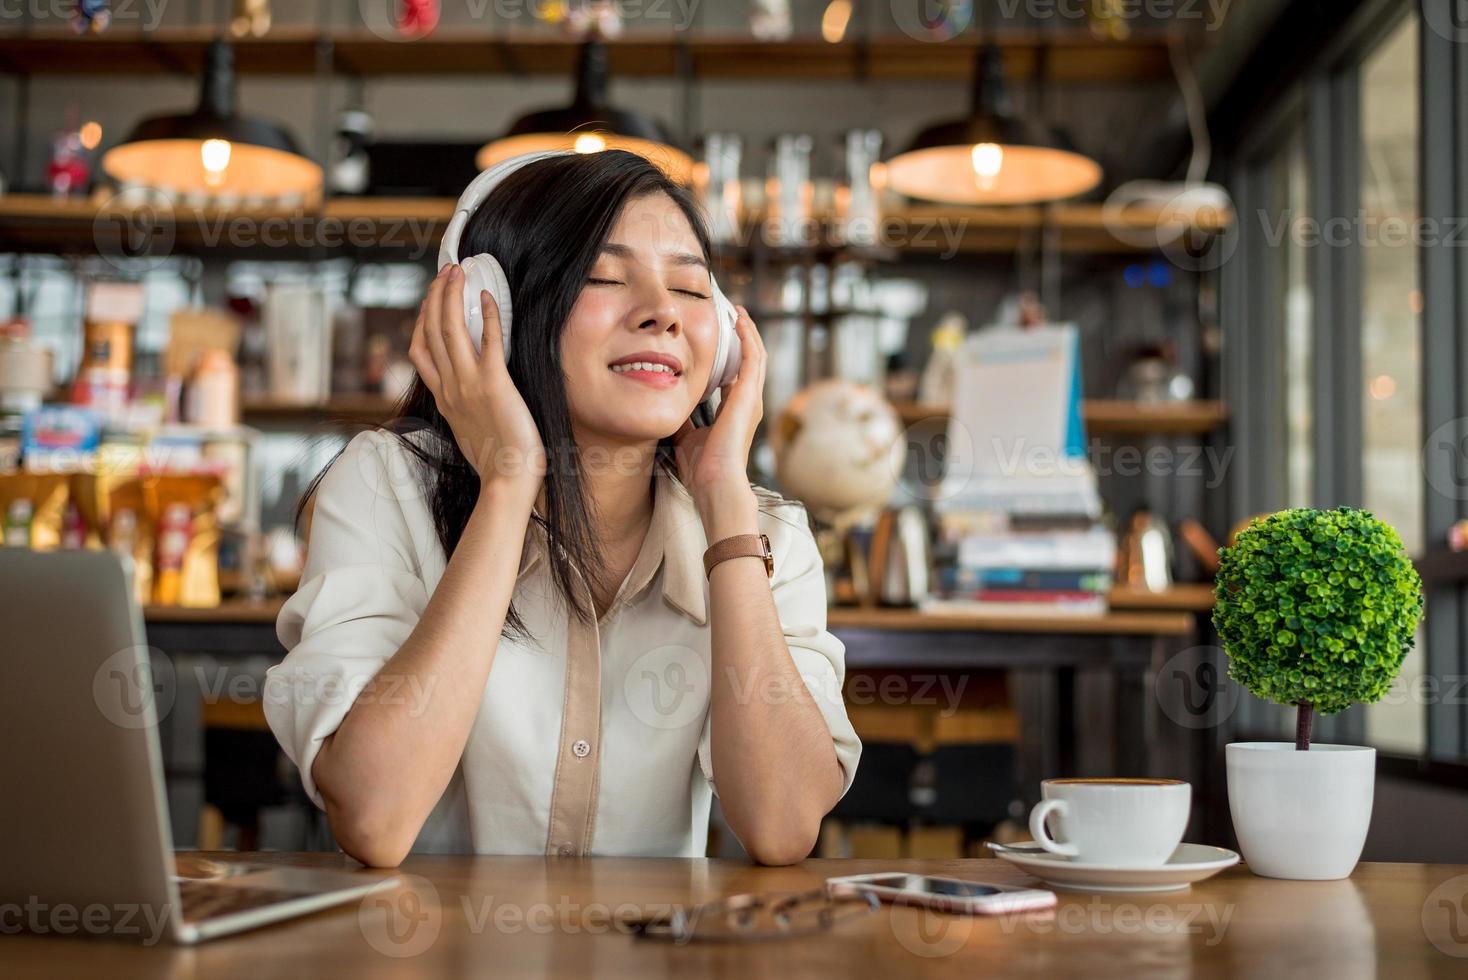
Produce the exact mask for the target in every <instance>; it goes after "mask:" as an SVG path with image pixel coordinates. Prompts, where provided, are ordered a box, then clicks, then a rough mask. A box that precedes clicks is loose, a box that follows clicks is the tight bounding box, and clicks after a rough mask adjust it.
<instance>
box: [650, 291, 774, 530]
mask: <svg viewBox="0 0 1468 980" xmlns="http://www.w3.org/2000/svg"><path fill="white" fill-rule="evenodd" d="M735 309H736V310H737V311H738V312H739V318H738V320H736V321H735V324H734V330H735V332H736V333H737V334H738V335H739V345H740V359H739V375H738V377H736V378H735V379H734V380H733V382H731V383H730V384H729V385H727V386H726V387H725V388H724V389H723V398H722V399H721V400H720V401H719V410H718V414H717V416H716V417H715V419H714V424H713V425H711V426H709V427H708V428H705V429H698V428H694V426H693V423H692V421H688V422H685V423H683V428H681V429H679V430H678V432H677V433H676V434H675V435H674V436H673V442H674V447H675V450H676V453H677V458H678V477H679V479H680V480H682V481H683V485H684V486H685V487H687V488H688V489H689V491H690V492H691V493H692V494H693V497H694V499H695V500H696V501H698V502H699V506H700V510H701V511H702V512H703V518H704V522H705V523H706V524H707V523H708V522H709V519H710V516H711V515H710V514H709V513H707V511H706V510H705V509H704V507H705V504H706V503H711V502H712V501H714V500H716V499H720V498H723V499H728V498H729V497H730V496H731V495H732V496H735V497H742V496H743V495H748V494H749V493H750V490H749V474H748V470H749V450H750V447H751V446H752V445H753V444H754V433H755V430H756V429H757V428H758V427H759V423H760V419H761V418H762V417H763V416H764V410H765V402H764V392H765V362H766V354H765V345H764V341H762V340H761V339H760V335H759V331H758V330H756V329H755V326H754V321H753V320H752V319H750V316H749V311H748V310H746V309H745V308H744V307H742V306H736V307H735Z"/></svg>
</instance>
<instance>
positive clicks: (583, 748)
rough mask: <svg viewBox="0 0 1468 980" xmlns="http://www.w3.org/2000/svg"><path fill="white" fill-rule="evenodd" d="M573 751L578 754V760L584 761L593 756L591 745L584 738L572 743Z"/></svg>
mask: <svg viewBox="0 0 1468 980" xmlns="http://www.w3.org/2000/svg"><path fill="white" fill-rule="evenodd" d="M571 751H572V752H574V753H575V754H576V758H578V759H584V758H586V757H587V756H588V755H590V754H591V743H590V742H588V741H587V740H586V739H584V738H578V739H577V740H576V741H574V742H572V743H571Z"/></svg>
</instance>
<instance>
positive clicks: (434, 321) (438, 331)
mask: <svg viewBox="0 0 1468 980" xmlns="http://www.w3.org/2000/svg"><path fill="white" fill-rule="evenodd" d="M450 268H452V266H444V268H443V269H441V270H439V273H438V276H437V277H435V278H434V280H433V282H432V283H431V284H429V287H428V298H427V299H425V300H424V301H423V339H424V342H425V343H426V345H427V347H428V352H429V354H430V355H431V356H432V358H433V365H434V367H435V368H436V369H437V370H438V371H439V372H440V373H442V372H443V371H445V370H446V369H447V368H448V366H449V360H448V356H449V355H448V348H447V347H445V346H444V338H443V305H444V304H443V296H444V288H445V287H446V286H447V285H448V270H449V269H450Z"/></svg>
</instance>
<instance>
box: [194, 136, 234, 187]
mask: <svg viewBox="0 0 1468 980" xmlns="http://www.w3.org/2000/svg"><path fill="white" fill-rule="evenodd" d="M231 150H232V147H231V146H230V144H229V140H205V141H204V142H203V143H201V144H200V145H199V159H200V161H201V162H202V163H203V164H204V183H206V184H208V185H209V186H210V187H218V186H219V185H220V184H223V183H224V171H225V169H226V168H228V167H229V155H230V152H231Z"/></svg>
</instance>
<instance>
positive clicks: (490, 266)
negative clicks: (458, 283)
mask: <svg viewBox="0 0 1468 980" xmlns="http://www.w3.org/2000/svg"><path fill="white" fill-rule="evenodd" d="M459 267H460V268H461V269H463V270H464V326H465V327H466V328H467V329H468V331H469V339H470V340H471V341H473V343H474V349H475V350H476V351H478V350H479V347H480V341H481V340H482V338H483V337H484V311H483V308H482V307H481V306H480V305H479V292H480V290H489V295H491V296H493V297H494V303H495V306H496V307H497V308H498V309H499V314H500V333H502V334H503V335H504V338H505V360H506V362H508V361H509V359H510V321H511V319H512V317H513V314H514V311H513V309H512V308H511V304H510V281H509V279H507V278H506V277H505V270H504V269H503V268H502V267H501V266H500V264H499V261H498V260H497V259H496V258H495V257H494V256H493V255H490V254H489V253H488V252H481V253H479V254H478V255H471V256H470V257H469V258H467V259H465V260H464V261H463V262H461V263H459Z"/></svg>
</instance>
